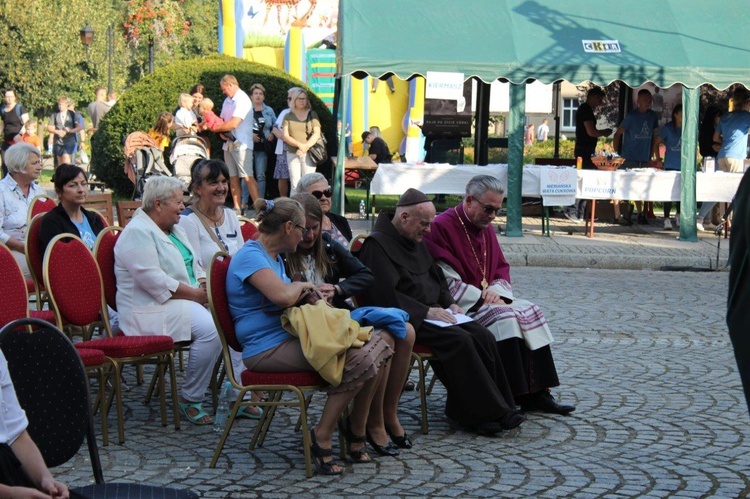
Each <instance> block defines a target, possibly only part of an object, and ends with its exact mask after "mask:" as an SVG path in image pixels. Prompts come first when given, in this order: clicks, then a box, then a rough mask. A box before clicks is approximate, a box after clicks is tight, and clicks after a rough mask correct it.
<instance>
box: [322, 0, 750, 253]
mask: <svg viewBox="0 0 750 499" xmlns="http://www.w3.org/2000/svg"><path fill="white" fill-rule="evenodd" d="M748 7H750V5H748V4H747V3H746V1H745V0H742V1H740V0H712V1H711V0H662V1H660V2H654V1H651V0H649V1H646V0H627V1H625V2H612V1H606V0H604V1H602V0H560V1H557V2H551V1H547V2H541V1H536V0H339V14H338V23H339V24H338V45H337V54H336V57H337V61H336V63H337V73H338V75H339V76H341V77H342V79H341V82H342V84H341V87H340V93H339V95H341V96H342V108H343V110H344V112H345V111H346V108H347V106H348V102H347V95H348V88H349V77H351V76H354V77H358V78H362V77H365V76H367V75H370V76H374V77H380V76H383V75H386V74H395V75H396V76H398V77H399V78H402V79H408V78H410V77H413V76H415V75H421V76H426V74H427V72H428V71H444V72H453V73H463V75H464V77H465V78H471V77H476V78H479V79H481V80H482V81H484V82H485V83H489V82H492V81H494V80H497V79H500V80H505V81H510V82H511V83H512V85H511V92H510V101H511V102H510V113H509V116H508V124H509V130H510V133H509V137H508V144H509V145H508V166H509V176H508V224H507V227H506V230H507V234H508V235H509V236H520V235H521V234H522V230H521V179H522V175H523V168H522V167H523V123H524V118H523V102H524V99H525V85H523V84H524V83H527V82H529V81H532V80H539V81H541V82H543V83H554V82H557V81H561V80H567V81H568V82H570V83H574V84H581V83H583V82H586V81H591V82H594V83H596V84H599V85H607V84H609V83H611V82H613V81H616V80H620V81H623V82H625V83H626V84H628V85H629V86H631V87H638V86H640V85H642V84H643V83H646V82H649V81H650V82H653V83H655V84H656V85H657V86H659V87H662V88H667V87H670V86H672V85H674V84H680V85H682V86H683V87H684V89H683V106H684V109H683V116H684V117H683V131H682V137H683V140H682V189H681V191H682V194H681V201H682V210H681V213H680V217H681V220H680V222H681V223H680V238H681V239H684V240H691V241H696V240H697V236H696V228H695V215H696V213H695V205H696V202H695V166H696V155H695V151H696V138H697V124H698V106H699V97H700V90H699V87H700V86H701V85H703V84H711V85H713V86H714V87H716V88H718V89H722V90H723V89H725V88H727V87H729V86H731V85H732V84H734V83H746V82H748V81H750V29H748V26H750V12H748V11H749V10H750V9H749V8H748ZM479 142H481V141H479ZM343 144H344V140H343V137H341V141H340V148H339V157H344V155H345V151H344V146H343ZM334 182H335V184H336V185H343V172H342V167H341V166H340V165H337V167H336V170H335V172H334ZM334 207H337V208H338V209H339V210H340V209H341V208H342V207H343V195H342V194H341V192H340V190H337V191H336V194H335V195H334ZM334 209H336V208H334Z"/></svg>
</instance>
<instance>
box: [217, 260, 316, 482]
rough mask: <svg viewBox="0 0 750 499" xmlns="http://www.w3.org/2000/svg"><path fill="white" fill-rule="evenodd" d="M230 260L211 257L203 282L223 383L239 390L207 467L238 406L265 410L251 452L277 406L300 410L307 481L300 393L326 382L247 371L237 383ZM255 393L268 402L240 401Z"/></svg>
mask: <svg viewBox="0 0 750 499" xmlns="http://www.w3.org/2000/svg"><path fill="white" fill-rule="evenodd" d="M230 261H231V257H230V256H229V255H228V254H227V253H225V252H223V251H222V252H219V253H217V254H216V255H214V257H213V259H212V260H211V266H210V267H209V271H208V276H207V280H206V282H207V288H208V303H209V306H210V308H211V315H212V316H213V318H214V322H215V323H216V329H217V330H218V332H219V337H220V338H221V347H222V354H223V355H224V364H225V366H226V370H227V380H228V381H230V382H231V383H232V386H234V388H235V389H237V390H239V391H240V393H239V395H238V396H237V400H236V402H235V404H234V408H233V409H232V411H231V413H230V415H229V419H228V420H227V424H226V427H225V428H224V433H223V434H222V436H221V439H220V440H219V443H218V445H217V446H216V450H215V451H214V456H213V459H211V464H210V466H211V468H215V467H216V461H217V460H218V459H219V456H220V455H221V450H222V449H223V448H224V442H226V440H227V437H228V436H229V432H230V430H231V429H232V424H233V423H234V419H235V416H236V415H237V412H238V411H239V410H240V409H241V408H242V407H244V406H263V407H266V410H265V411H264V412H263V416H262V418H261V420H260V421H259V423H258V426H256V428H255V433H253V437H252V440H251V441H250V450H253V449H254V448H255V445H256V444H257V445H258V446H261V447H262V446H263V442H264V440H265V438H266V434H267V433H268V428H269V426H270V425H271V420H272V419H273V416H274V413H275V411H276V408H277V407H278V406H287V407H298V408H299V411H300V425H301V427H302V445H303V448H304V449H303V450H304V453H305V470H306V472H307V477H308V478H309V477H311V476H312V460H311V457H310V432H309V430H308V427H307V404H308V403H309V399H306V398H305V395H304V394H303V392H305V391H312V390H320V389H321V388H323V387H324V386H325V385H326V382H325V381H324V380H323V378H321V377H320V375H319V374H318V373H317V372H315V371H307V372H291V373H260V372H253V371H250V370H249V369H248V370H245V371H243V372H242V384H240V383H238V382H237V379H236V377H235V375H234V372H233V370H232V359H231V357H230V354H229V349H230V348H232V349H233V350H235V351H238V352H241V351H242V346H241V345H240V343H239V341H237V336H236V335H235V331H234V321H233V320H232V316H231V314H230V312H229V302H228V300H227V293H226V280H227V270H228V269H229V262H230ZM256 390H259V391H266V392H270V393H271V398H270V400H268V401H266V402H253V401H250V400H243V399H244V396H245V394H246V393H247V392H250V391H256ZM287 391H288V392H292V393H293V394H294V395H296V400H288V401H282V400H281V396H282V395H283V393H284V392H287Z"/></svg>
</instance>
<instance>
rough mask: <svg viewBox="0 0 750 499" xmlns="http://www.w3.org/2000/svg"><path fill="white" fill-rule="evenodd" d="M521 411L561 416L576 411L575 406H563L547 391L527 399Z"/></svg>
mask: <svg viewBox="0 0 750 499" xmlns="http://www.w3.org/2000/svg"><path fill="white" fill-rule="evenodd" d="M521 409H522V410H523V411H524V412H530V411H540V412H546V413H548V414H560V415H563V416H567V415H568V414H570V413H571V412H573V411H575V410H576V407H575V406H574V405H563V404H558V403H557V401H556V400H555V397H553V396H552V394H551V393H550V392H549V391H547V390H542V391H540V392H537V393H535V394H533V395H530V396H528V397H527V399H526V400H525V401H524V402H523V403H522V404H521Z"/></svg>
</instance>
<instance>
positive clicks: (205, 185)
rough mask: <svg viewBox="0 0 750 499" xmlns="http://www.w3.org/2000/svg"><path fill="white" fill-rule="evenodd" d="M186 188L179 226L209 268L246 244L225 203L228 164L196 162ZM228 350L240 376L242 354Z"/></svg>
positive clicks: (245, 414) (252, 413) (251, 411)
mask: <svg viewBox="0 0 750 499" xmlns="http://www.w3.org/2000/svg"><path fill="white" fill-rule="evenodd" d="M188 190H189V191H190V193H191V194H192V196H193V197H192V200H191V204H190V206H189V207H188V208H186V209H185V210H183V211H182V213H181V214H180V222H179V223H178V225H179V226H180V227H182V228H183V229H184V230H185V233H186V234H187V237H188V241H189V242H190V246H192V247H193V249H194V250H195V252H196V253H197V254H198V258H199V259H200V262H201V265H202V267H203V268H204V269H208V266H209V265H210V264H211V259H212V258H213V257H214V255H215V254H216V253H217V252H219V251H226V252H227V253H229V254H230V255H234V254H235V253H237V251H238V250H239V249H240V248H241V247H242V245H243V244H244V243H245V241H244V240H243V239H242V231H241V230H240V222H239V220H238V219H237V215H236V214H235V212H234V210H231V209H229V208H228V207H227V206H225V204H224V203H225V202H226V200H227V194H228V193H229V169H228V168H227V165H226V164H225V163H224V162H223V161H221V160H218V159H211V160H205V159H200V160H198V161H196V162H195V163H193V167H192V168H191V180H190V186H188ZM231 353H232V354H233V355H232V360H233V364H234V372H235V374H236V376H237V377H238V378H239V376H240V373H241V372H242V371H244V370H245V367H244V365H243V364H242V355H240V354H239V352H235V351H234V350H232V351H231ZM261 396H262V394H260V393H253V396H252V400H255V401H257V400H260V398H261ZM262 414H263V412H262V410H261V409H260V408H259V407H243V408H242V410H240V411H239V412H238V413H237V417H240V418H248V419H259V418H260V416H261V415H262Z"/></svg>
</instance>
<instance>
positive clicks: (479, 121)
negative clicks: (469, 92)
mask: <svg viewBox="0 0 750 499" xmlns="http://www.w3.org/2000/svg"><path fill="white" fill-rule="evenodd" d="M476 81H477V101H476V102H477V110H476V125H475V127H474V163H475V164H477V165H481V166H484V165H486V164H487V162H488V151H487V149H488V147H487V136H488V134H487V129H488V128H489V126H490V84H489V83H485V82H483V81H482V80H481V79H479V78H477V79H476Z"/></svg>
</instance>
